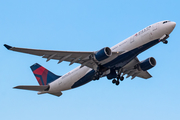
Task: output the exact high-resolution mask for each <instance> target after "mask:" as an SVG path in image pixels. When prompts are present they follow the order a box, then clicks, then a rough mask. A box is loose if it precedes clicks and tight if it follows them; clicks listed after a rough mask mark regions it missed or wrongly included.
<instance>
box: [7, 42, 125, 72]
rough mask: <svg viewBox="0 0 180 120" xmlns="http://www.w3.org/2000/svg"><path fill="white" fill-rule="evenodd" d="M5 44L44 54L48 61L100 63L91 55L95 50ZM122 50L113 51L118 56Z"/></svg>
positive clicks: (9, 47)
mask: <svg viewBox="0 0 180 120" xmlns="http://www.w3.org/2000/svg"><path fill="white" fill-rule="evenodd" d="M4 46H5V47H6V48H7V49H8V50H12V51H16V52H22V53H27V54H31V55H37V56H42V58H46V59H47V60H46V61H47V62H48V61H49V60H51V59H54V60H58V63H61V62H62V61H67V62H70V64H69V65H72V64H73V63H79V64H81V66H87V67H90V68H92V69H95V67H97V64H99V63H97V62H95V61H94V58H93V59H92V57H91V56H93V55H94V54H95V52H82V51H57V50H40V49H29V48H18V47H12V46H9V45H6V44H4ZM106 48H107V47H106ZM122 52H124V51H118V52H112V55H115V56H117V55H119V54H121V53H122Z"/></svg>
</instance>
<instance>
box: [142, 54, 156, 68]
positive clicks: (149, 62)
mask: <svg viewBox="0 0 180 120" xmlns="http://www.w3.org/2000/svg"><path fill="white" fill-rule="evenodd" d="M155 65H156V60H155V59H154V58H153V57H150V58H147V59H146V60H144V61H142V62H141V63H140V64H139V67H140V69H141V70H143V71H146V70H149V69H151V68H153V67H154V66H155Z"/></svg>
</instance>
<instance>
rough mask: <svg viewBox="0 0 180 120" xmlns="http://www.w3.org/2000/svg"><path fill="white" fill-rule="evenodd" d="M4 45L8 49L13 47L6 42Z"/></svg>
mask: <svg viewBox="0 0 180 120" xmlns="http://www.w3.org/2000/svg"><path fill="white" fill-rule="evenodd" d="M4 46H5V47H6V48H7V49H8V50H9V49H11V48H12V46H9V45H7V44H4Z"/></svg>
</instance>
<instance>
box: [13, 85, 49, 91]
mask: <svg viewBox="0 0 180 120" xmlns="http://www.w3.org/2000/svg"><path fill="white" fill-rule="evenodd" d="M14 88H16V89H24V90H33V91H48V89H49V85H40V86H23V85H22V86H16V87H14Z"/></svg>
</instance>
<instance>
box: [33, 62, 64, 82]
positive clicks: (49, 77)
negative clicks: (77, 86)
mask: <svg viewBox="0 0 180 120" xmlns="http://www.w3.org/2000/svg"><path fill="white" fill-rule="evenodd" d="M30 68H31V70H32V71H33V73H34V75H35V77H36V79H37V81H38V83H39V85H47V84H49V83H51V82H53V81H54V80H56V79H58V78H59V77H61V76H58V75H55V74H54V73H52V72H51V71H49V70H47V69H46V68H44V67H43V66H41V65H39V64H38V63H35V64H34V65H32V66H31V67H30Z"/></svg>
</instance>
